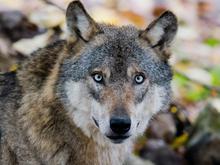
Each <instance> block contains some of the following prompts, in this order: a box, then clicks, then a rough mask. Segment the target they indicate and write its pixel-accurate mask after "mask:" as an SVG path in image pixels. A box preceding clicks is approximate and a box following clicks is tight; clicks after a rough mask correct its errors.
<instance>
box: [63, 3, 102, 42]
mask: <svg viewBox="0 0 220 165" xmlns="http://www.w3.org/2000/svg"><path fill="white" fill-rule="evenodd" d="M66 22H67V28H68V30H69V32H70V38H69V40H73V41H75V40H76V39H77V38H80V39H82V40H83V41H85V42H87V41H89V39H90V38H91V37H92V36H93V35H95V34H96V33H97V32H98V25H97V24H96V23H95V21H94V20H93V19H92V18H91V17H90V16H89V14H88V13H87V12H86V10H85V8H84V7H83V5H82V3H81V2H80V1H73V2H71V3H70V4H69V6H68V7H67V11H66Z"/></svg>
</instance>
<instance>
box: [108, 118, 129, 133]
mask: <svg viewBox="0 0 220 165" xmlns="http://www.w3.org/2000/svg"><path fill="white" fill-rule="evenodd" d="M130 127H131V119H130V118H129V117H123V118H122V117H112V118H111V119H110V128H111V129H112V131H113V132H114V133H116V134H125V133H127V132H128V131H129V130H130Z"/></svg>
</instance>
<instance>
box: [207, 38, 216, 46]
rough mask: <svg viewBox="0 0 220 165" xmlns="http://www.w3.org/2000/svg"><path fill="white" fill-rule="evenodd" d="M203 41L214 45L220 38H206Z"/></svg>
mask: <svg viewBox="0 0 220 165" xmlns="http://www.w3.org/2000/svg"><path fill="white" fill-rule="evenodd" d="M204 43H205V44H206V45H209V46H211V47H215V46H218V45H220V40H219V39H217V38H207V39H206V40H205V41H204Z"/></svg>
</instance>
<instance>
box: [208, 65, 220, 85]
mask: <svg viewBox="0 0 220 165" xmlns="http://www.w3.org/2000/svg"><path fill="white" fill-rule="evenodd" d="M210 73H211V76H212V85H214V86H220V66H217V67H214V68H213V69H211V70H210Z"/></svg>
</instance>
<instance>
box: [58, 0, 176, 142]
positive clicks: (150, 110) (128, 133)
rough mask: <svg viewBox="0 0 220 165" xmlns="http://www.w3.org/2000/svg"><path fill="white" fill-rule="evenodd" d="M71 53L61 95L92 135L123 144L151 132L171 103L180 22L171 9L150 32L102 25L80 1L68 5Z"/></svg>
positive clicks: (77, 121)
mask: <svg viewBox="0 0 220 165" xmlns="http://www.w3.org/2000/svg"><path fill="white" fill-rule="evenodd" d="M66 17H67V26H68V29H69V31H70V35H69V38H68V47H69V49H68V53H69V57H68V58H67V59H65V60H64V61H63V63H62V66H61V70H60V73H59V74H60V76H59V77H60V79H59V81H58V84H57V88H58V90H57V93H58V97H59V98H60V99H61V100H62V102H63V103H64V105H65V107H66V109H67V113H68V115H69V116H70V118H71V119H72V120H73V122H74V124H76V125H77V126H78V127H79V128H81V129H82V131H83V132H84V133H85V134H86V135H87V136H89V137H93V138H94V139H97V136H99V137H104V140H105V139H109V140H110V141H112V142H113V143H121V142H123V141H125V139H132V137H136V136H137V135H138V134H141V133H143V132H144V131H145V129H146V127H147V125H148V122H149V120H150V119H151V118H152V117H153V115H155V114H156V113H157V112H159V111H161V110H165V109H166V108H167V107H168V105H169V102H170V96H171V90H170V81H171V79H172V71H171V68H170V66H169V64H168V58H169V51H168V48H169V45H170V43H171V41H172V40H173V38H174V36H175V34H176V31H177V20H176V17H175V16H174V15H173V14H172V13H171V12H165V13H164V14H162V15H161V16H160V17H159V18H158V19H157V20H155V21H154V22H153V23H151V24H150V25H149V26H148V28H147V29H146V30H138V29H136V28H135V27H133V26H123V27H115V26H112V25H105V24H97V23H95V22H94V21H93V20H92V18H91V17H90V16H89V15H88V14H87V13H86V11H85V9H84V8H83V6H82V5H81V3H79V2H78V1H74V2H72V3H71V4H70V5H69V7H68V9H67V14H66Z"/></svg>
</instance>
